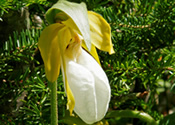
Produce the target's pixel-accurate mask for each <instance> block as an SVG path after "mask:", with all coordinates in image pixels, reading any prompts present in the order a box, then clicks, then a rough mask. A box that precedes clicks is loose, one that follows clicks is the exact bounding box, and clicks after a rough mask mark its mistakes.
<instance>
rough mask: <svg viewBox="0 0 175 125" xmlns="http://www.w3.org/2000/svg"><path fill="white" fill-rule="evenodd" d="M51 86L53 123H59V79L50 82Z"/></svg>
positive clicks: (53, 124)
mask: <svg viewBox="0 0 175 125" xmlns="http://www.w3.org/2000/svg"><path fill="white" fill-rule="evenodd" d="M50 88H51V125H58V107H57V81H55V82H52V83H50Z"/></svg>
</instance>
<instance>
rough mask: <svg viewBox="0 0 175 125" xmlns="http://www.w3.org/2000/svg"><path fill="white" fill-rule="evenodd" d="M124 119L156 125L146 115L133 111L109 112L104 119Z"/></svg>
mask: <svg viewBox="0 0 175 125" xmlns="http://www.w3.org/2000/svg"><path fill="white" fill-rule="evenodd" d="M113 117H125V118H139V119H140V120H143V121H145V122H147V123H148V124H149V125H157V123H156V121H155V120H154V119H153V118H152V117H151V116H150V115H149V114H147V113H145V112H141V111H134V110H117V111H111V112H109V113H108V114H107V115H106V118H113Z"/></svg>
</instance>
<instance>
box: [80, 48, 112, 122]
mask: <svg viewBox="0 0 175 125" xmlns="http://www.w3.org/2000/svg"><path fill="white" fill-rule="evenodd" d="M77 63H78V64H80V65H82V66H83V67H85V68H86V69H88V70H89V71H90V72H91V73H92V74H93V76H94V79H95V94H96V100H97V121H100V120H101V119H102V118H103V117H104V116H105V114H106V112H107V110H108V106H109V101H110V95H111V89H110V86H109V81H108V78H107V76H106V74H105V72H104V71H103V69H102V68H101V67H100V65H99V64H98V63H97V62H96V61H95V60H94V58H93V57H92V56H90V55H89V54H88V53H87V52H86V51H85V50H83V49H82V53H81V54H80V55H79V57H78V58H77Z"/></svg>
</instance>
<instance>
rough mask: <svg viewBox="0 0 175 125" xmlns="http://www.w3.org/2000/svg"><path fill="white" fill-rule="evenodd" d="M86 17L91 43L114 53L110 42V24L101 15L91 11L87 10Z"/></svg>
mask: <svg viewBox="0 0 175 125" xmlns="http://www.w3.org/2000/svg"><path fill="white" fill-rule="evenodd" d="M88 19H89V24H90V32H91V41H92V44H94V45H95V46H96V47H97V48H98V49H100V50H103V51H107V52H109V54H113V53H115V52H114V49H113V45H112V42H111V28H110V25H109V24H108V23H107V22H106V20H105V19H104V18H103V17H102V16H100V15H99V14H97V13H95V12H92V11H88Z"/></svg>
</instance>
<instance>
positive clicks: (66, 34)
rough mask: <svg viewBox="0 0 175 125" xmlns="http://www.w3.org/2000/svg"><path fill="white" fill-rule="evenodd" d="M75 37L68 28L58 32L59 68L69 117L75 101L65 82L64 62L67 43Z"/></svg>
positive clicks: (66, 81)
mask: <svg viewBox="0 0 175 125" xmlns="http://www.w3.org/2000/svg"><path fill="white" fill-rule="evenodd" d="M74 36H75V34H74V32H73V31H72V30H71V29H70V28H69V27H66V26H65V27H64V28H62V29H60V30H59V31H58V41H59V42H58V44H59V46H60V48H59V49H60V54H61V67H62V73H63V81H64V86H65V89H66V93H67V108H68V109H69V111H70V115H72V112H73V109H74V106H75V99H74V95H73V93H72V91H71V89H70V87H69V83H68V80H67V74H66V69H67V67H66V61H65V56H64V53H65V50H66V47H67V45H68V44H69V42H70V41H71V40H72V39H73V37H74Z"/></svg>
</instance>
